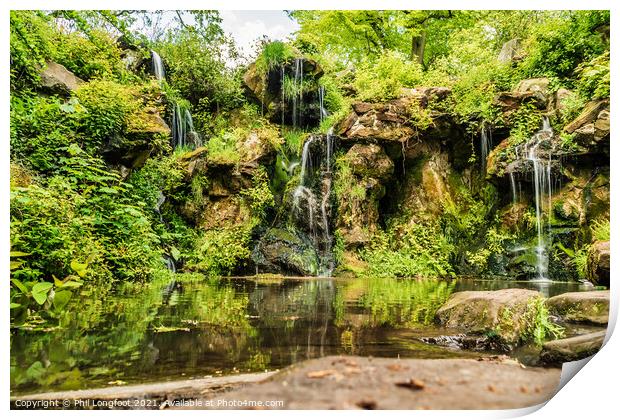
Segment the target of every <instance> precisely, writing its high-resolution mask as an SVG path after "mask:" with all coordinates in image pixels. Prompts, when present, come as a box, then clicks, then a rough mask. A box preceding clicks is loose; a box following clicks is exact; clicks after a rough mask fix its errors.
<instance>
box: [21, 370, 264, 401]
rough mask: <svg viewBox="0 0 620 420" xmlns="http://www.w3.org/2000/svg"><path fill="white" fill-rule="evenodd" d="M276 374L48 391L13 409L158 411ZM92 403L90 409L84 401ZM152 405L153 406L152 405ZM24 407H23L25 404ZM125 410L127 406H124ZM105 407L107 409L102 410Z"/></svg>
mask: <svg viewBox="0 0 620 420" xmlns="http://www.w3.org/2000/svg"><path fill="white" fill-rule="evenodd" d="M274 373H275V372H266V373H251V374H243V375H232V376H222V377H216V378H204V379H188V380H185V381H172V382H159V383H154V384H141V385H127V386H113V387H107V388H94V389H85V390H77V391H59V392H46V393H41V394H30V395H22V396H15V397H11V407H12V408H19V406H18V405H17V404H16V402H17V401H61V402H62V401H70V402H71V404H70V405H69V406H68V407H63V406H62V405H61V406H60V408H94V407H93V404H94V402H96V401H112V400H149V401H150V402H149V403H148V405H144V406H130V407H124V408H145V409H149V408H150V409H157V408H160V404H162V403H164V402H165V401H169V400H178V399H192V398H200V397H204V396H205V395H209V394H212V393H215V392H219V391H222V390H228V389H230V388H231V387H236V386H240V385H243V384H247V383H252V382H259V381H263V380H265V379H267V378H269V377H270V376H271V375H273V374H274ZM84 401H89V402H90V404H89V405H88V406H80V402H84ZM151 404H152V405H151ZM22 407H23V405H22ZM120 407H121V408H123V406H120ZM100 408H103V407H100Z"/></svg>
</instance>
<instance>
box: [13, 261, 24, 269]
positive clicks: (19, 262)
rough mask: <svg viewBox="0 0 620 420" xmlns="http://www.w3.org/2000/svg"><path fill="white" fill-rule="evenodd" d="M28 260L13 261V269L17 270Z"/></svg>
mask: <svg viewBox="0 0 620 420" xmlns="http://www.w3.org/2000/svg"><path fill="white" fill-rule="evenodd" d="M25 262H26V261H11V271H13V270H17V269H18V268H19V267H21V266H22V265H23V264H24V263H25Z"/></svg>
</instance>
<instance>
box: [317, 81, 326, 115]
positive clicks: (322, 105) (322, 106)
mask: <svg viewBox="0 0 620 420" xmlns="http://www.w3.org/2000/svg"><path fill="white" fill-rule="evenodd" d="M324 100H325V86H319V120H320V121H321V122H323V119H324V118H327V110H326V109H325V103H324Z"/></svg>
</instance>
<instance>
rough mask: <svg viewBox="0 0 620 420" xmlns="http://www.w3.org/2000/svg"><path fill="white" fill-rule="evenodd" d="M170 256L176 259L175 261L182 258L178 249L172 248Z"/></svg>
mask: <svg viewBox="0 0 620 420" xmlns="http://www.w3.org/2000/svg"><path fill="white" fill-rule="evenodd" d="M170 255H171V256H172V258H174V260H175V261H177V260H178V259H179V258H181V251H179V250H178V249H177V248H176V247H174V246H173V247H171V248H170Z"/></svg>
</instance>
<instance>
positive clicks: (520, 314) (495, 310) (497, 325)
mask: <svg viewBox="0 0 620 420" xmlns="http://www.w3.org/2000/svg"><path fill="white" fill-rule="evenodd" d="M540 298H542V295H541V294H540V293H538V292H536V291H534V290H527V289H503V290H496V291H468V292H458V293H454V294H453V295H452V296H450V299H448V301H447V302H446V303H445V304H444V305H443V306H442V307H441V308H439V310H438V311H437V313H436V315H435V316H436V318H437V319H438V320H439V322H440V323H441V324H442V325H445V326H446V327H449V328H460V329H462V330H464V331H465V332H468V333H474V334H483V333H487V332H490V331H493V332H494V333H496V334H497V335H498V336H499V337H500V338H501V339H502V340H503V341H505V342H506V343H517V342H518V341H519V340H520V337H521V336H522V335H523V334H524V333H525V330H526V329H527V328H528V325H530V322H529V321H530V320H531V318H532V317H533V316H534V315H535V312H534V311H533V307H532V302H533V301H535V300H536V299H540Z"/></svg>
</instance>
